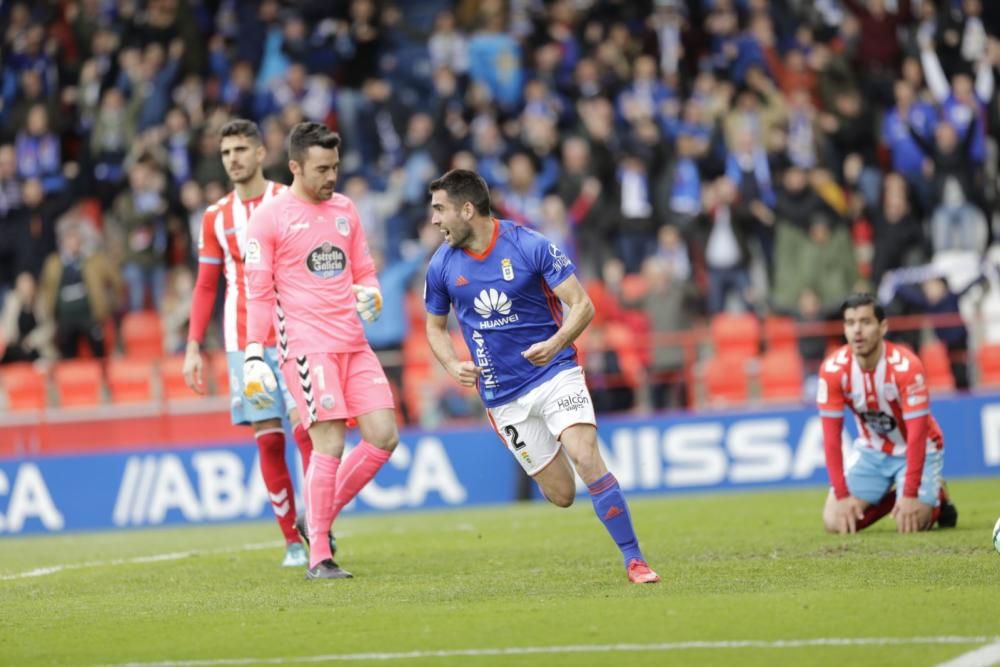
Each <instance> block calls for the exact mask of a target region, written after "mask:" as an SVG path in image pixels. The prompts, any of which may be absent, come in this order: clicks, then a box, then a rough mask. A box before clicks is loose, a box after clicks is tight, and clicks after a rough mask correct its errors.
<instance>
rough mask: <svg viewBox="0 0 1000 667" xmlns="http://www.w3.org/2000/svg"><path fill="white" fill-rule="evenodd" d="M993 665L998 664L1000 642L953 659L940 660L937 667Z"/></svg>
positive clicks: (987, 666)
mask: <svg viewBox="0 0 1000 667" xmlns="http://www.w3.org/2000/svg"><path fill="white" fill-rule="evenodd" d="M993 665H1000V642H996V643H994V644H988V645H986V646H983V647H982V648H977V649H976V650H975V651H969V652H968V653H963V654H962V655H960V656H958V657H957V658H955V659H954V660H949V661H948V662H942V663H941V664H940V665H938V666H937V667H992V666H993Z"/></svg>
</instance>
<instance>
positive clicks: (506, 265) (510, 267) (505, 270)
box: [500, 257, 514, 282]
mask: <svg viewBox="0 0 1000 667" xmlns="http://www.w3.org/2000/svg"><path fill="white" fill-rule="evenodd" d="M500 272H501V273H502V274H503V279H504V280H506V281H507V282H510V281H511V280H513V279H514V263H513V262H511V261H510V258H509V257H504V258H503V259H502V260H501V261H500Z"/></svg>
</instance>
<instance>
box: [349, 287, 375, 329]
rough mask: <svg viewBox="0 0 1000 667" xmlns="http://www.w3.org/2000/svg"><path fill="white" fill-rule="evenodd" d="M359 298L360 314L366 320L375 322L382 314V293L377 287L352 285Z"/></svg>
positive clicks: (356, 296)
mask: <svg viewBox="0 0 1000 667" xmlns="http://www.w3.org/2000/svg"><path fill="white" fill-rule="evenodd" d="M351 289H353V290H354V298H355V299H357V301H358V303H357V308H358V314H359V315H361V319H363V320H364V321H365V322H374V321H375V320H377V319H378V316H379V315H381V314H382V293H381V292H379V291H378V288H377V287H365V286H364V285H351Z"/></svg>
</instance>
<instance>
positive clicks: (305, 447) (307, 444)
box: [292, 424, 313, 472]
mask: <svg viewBox="0 0 1000 667" xmlns="http://www.w3.org/2000/svg"><path fill="white" fill-rule="evenodd" d="M292 435H293V436H294V437H295V444H296V445H298V447H299V456H301V457H302V472H308V470H309V457H310V456H312V451H313V441H312V438H310V437H309V431H307V430H305V429H304V428H302V424H296V425H295V428H294V429H292Z"/></svg>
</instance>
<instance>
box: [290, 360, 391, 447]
mask: <svg viewBox="0 0 1000 667" xmlns="http://www.w3.org/2000/svg"><path fill="white" fill-rule="evenodd" d="M281 372H282V374H283V375H284V376H285V385H286V386H287V387H288V390H289V391H290V392H291V394H292V398H293V399H294V400H295V406H296V407H297V408H298V409H299V420H300V421H301V422H302V427H303V428H309V426H310V425H311V424H313V423H314V422H318V421H332V420H335V419H347V418H348V417H358V416H360V415H364V414H368V413H369V412H373V411H375V410H380V409H382V408H386V409H389V410H393V409H394V408H395V405H394V403H393V400H392V390H391V389H390V387H389V380H388V379H387V378H386V377H385V371H383V370H382V365H381V364H380V363H379V361H378V357H376V356H375V353H374V352H372V350H371V348H368V349H366V350H363V351H361V352H334V353H329V354H321V353H320V354H307V355H305V356H302V357H296V358H294V359H288V360H287V361H286V362H285V363H284V364H282V366H281Z"/></svg>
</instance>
